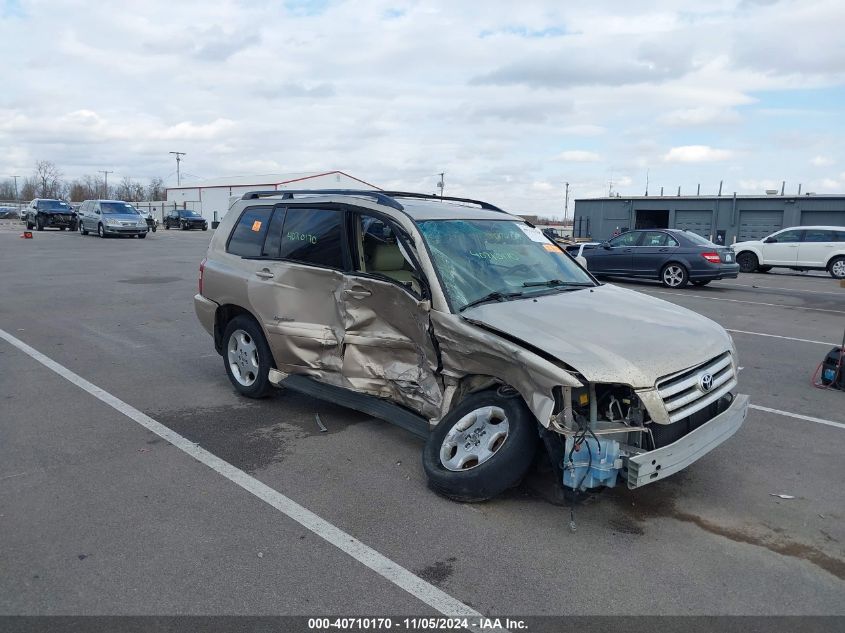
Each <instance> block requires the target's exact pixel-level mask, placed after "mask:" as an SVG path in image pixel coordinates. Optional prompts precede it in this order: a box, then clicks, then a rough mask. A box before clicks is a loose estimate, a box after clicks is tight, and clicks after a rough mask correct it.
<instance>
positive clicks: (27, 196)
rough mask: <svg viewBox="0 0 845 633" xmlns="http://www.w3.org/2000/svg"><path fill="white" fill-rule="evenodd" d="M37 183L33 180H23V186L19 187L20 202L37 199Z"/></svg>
mask: <svg viewBox="0 0 845 633" xmlns="http://www.w3.org/2000/svg"><path fill="white" fill-rule="evenodd" d="M37 191H38V181H37V180H35V178H24V181H23V185H21V187H20V192H21V196H20V197H21V200H32V199H33V198H36V197H38V194H37Z"/></svg>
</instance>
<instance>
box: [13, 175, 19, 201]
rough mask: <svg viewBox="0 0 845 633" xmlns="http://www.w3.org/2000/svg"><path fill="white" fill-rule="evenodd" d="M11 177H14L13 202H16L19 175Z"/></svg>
mask: <svg viewBox="0 0 845 633" xmlns="http://www.w3.org/2000/svg"><path fill="white" fill-rule="evenodd" d="M12 178H14V179H15V202H17V201H18V178H20V176H12Z"/></svg>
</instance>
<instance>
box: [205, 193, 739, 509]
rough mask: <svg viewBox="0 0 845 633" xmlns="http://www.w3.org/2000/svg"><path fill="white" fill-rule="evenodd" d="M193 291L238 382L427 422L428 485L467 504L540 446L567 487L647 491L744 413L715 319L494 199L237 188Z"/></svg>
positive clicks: (508, 480) (415, 426) (523, 467)
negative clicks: (627, 284)
mask: <svg viewBox="0 0 845 633" xmlns="http://www.w3.org/2000/svg"><path fill="white" fill-rule="evenodd" d="M194 302H195V307H196V313H197V316H198V317H199V320H200V322H201V323H202V325H203V327H205V329H206V330H208V332H209V333H210V334H211V335H212V336H213V337H214V344H215V347H216V349H217V351H218V352H219V353H220V354H221V356H222V357H223V361H224V365H225V368H226V373H227V374H228V376H229V379H230V380H231V382H232V384H233V385H234V387H235V389H236V390H237V391H238V392H240V393H241V394H243V395H245V396H248V397H253V398H258V397H262V396H265V395H267V394H268V393H269V392H270V391H271V389H272V388H273V387H274V386H278V387H282V386H284V387H289V388H291V389H294V390H298V391H301V392H304V393H306V394H310V395H312V396H315V397H318V398H323V399H328V400H332V401H333V402H337V403H339V404H342V405H345V406H347V407H350V408H353V409H357V410H359V411H363V412H365V413H368V414H370V415H372V416H375V417H378V418H381V419H384V420H386V421H389V422H392V423H395V424H397V425H399V426H402V427H404V428H406V429H407V430H409V431H411V432H414V433H417V434H419V435H420V436H422V437H424V438H426V445H425V449H424V452H423V466H424V468H425V472H426V475H427V476H428V480H429V484H430V486H431V488H432V489H433V490H435V491H437V492H439V493H441V494H443V495H445V496H447V497H450V498H453V499H458V500H462V501H480V500H484V499H489V498H491V497H493V496H495V495H497V494H498V493H500V492H502V491H504V490H506V489H507V488H509V487H512V486H514V485H516V484H517V483H518V482H519V481H520V480H521V478H522V477H523V475H524V474H525V473H526V471H527V470H528V468H529V466H530V464H531V462H532V460H533V458H534V456H535V453H536V451H537V450H538V449H542V450H546V451H547V452H548V453H549V456H550V457H551V461H552V463H553V464H554V466H555V468H556V472H557V474H558V476H559V480H560V481H561V482H562V483H563V485H565V486H568V487H569V488H574V489H580V490H583V489H587V488H595V487H602V486H614V485H616V483H617V481H619V480H620V479H621V481H623V482H625V483H626V484H627V485H628V487H629V488H636V487H639V486H643V485H645V484H648V483H651V482H653V481H656V480H658V479H662V478H664V477H667V476H669V475H671V474H672V473H675V472H677V471H679V470H681V469H682V468H685V467H686V466H688V465H690V464H691V463H693V462H694V461H696V460H697V459H699V458H700V457H701V456H703V455H704V454H706V453H707V452H709V451H710V450H712V449H713V448H715V447H716V446H718V445H719V444H721V443H722V442H724V441H725V440H726V439H728V438H729V437H730V436H732V435H733V434H734V433H735V432H736V431H737V429H738V428H739V427H740V426H741V425H742V423H743V421H744V420H745V416H746V412H747V408H748V397H747V396H744V395H736V394H734V390H735V388H736V385H737V361H736V352H735V349H734V346H733V343H732V341H731V338H730V337H729V336H728V334H727V333H726V332H725V330H724V329H722V327H720V326H719V325H717V324H716V323H714V322H713V321H710V320H709V319H706V318H705V317H703V316H701V315H699V314H696V313H695V312H691V311H689V310H686V309H684V308H681V307H678V306H676V305H673V304H671V303H667V302H665V301H661V300H659V299H654V298H652V297H648V296H645V295H643V294H641V293H637V292H633V291H631V290H626V289H622V288H619V287H616V286H613V285H606V284H604V285H603V284H600V283H599V282H597V281H596V280H595V279H594V278H593V277H592V276H591V275H590V274H589V273H588V272H587V271H586V270H584V269H583V268H582V267H581V266H579V265H578V264H577V263H576V262H575V261H574V260H573V259H572V258H571V257H570V256H569V255H568V254H567V253H566V252H565V251H564V250H562V249H561V248H560V247H559V246H558V245H557V244H555V243H553V242H552V241H550V240H548V239H547V238H546V236H545V235H543V233H542V232H541V231H539V230H538V229H536V228H534V227H533V226H532V225H531V224H529V223H527V222H525V221H524V220H523V219H522V218H519V217H517V216H514V215H510V214H508V213H506V212H504V211H502V210H501V209H498V208H497V207H495V206H493V205H491V204H488V203H485V202H479V201H474V200H466V199H461V198H439V197H434V196H427V195H422V194H412V193H401V192H382V191H347V190H326V191H268V192H263V191H261V192H254V193H248V194H244V195H243V197H242V198H238V199H234V200H233V202H232V204H231V207H230V209H229V211H228V213H227V214H226V216H225V218H224V219H223V221H222V222H221V223H220V226H219V228H218V229H217V231H216V232H215V235H214V237H213V239H212V240H211V244H210V246H209V248H208V254H207V257H206V259H204V260H203V263H202V265H201V266H200V277H199V293H198V294H197V295H196V297H195V298H194Z"/></svg>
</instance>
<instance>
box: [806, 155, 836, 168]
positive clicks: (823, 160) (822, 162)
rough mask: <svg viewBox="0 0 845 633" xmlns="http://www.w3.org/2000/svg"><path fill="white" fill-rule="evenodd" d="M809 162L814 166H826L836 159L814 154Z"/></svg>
mask: <svg viewBox="0 0 845 633" xmlns="http://www.w3.org/2000/svg"><path fill="white" fill-rule="evenodd" d="M810 162H811V163H812V164H813V165H815V166H816V167H828V166H830V165H833V163H834V162H836V161H834V160H833V159H832V158H830V156H815V157H813V159H812V160H811V161H810Z"/></svg>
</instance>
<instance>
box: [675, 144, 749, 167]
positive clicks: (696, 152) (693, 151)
mask: <svg viewBox="0 0 845 633" xmlns="http://www.w3.org/2000/svg"><path fill="white" fill-rule="evenodd" d="M732 156H733V152H731V151H730V150H727V149H715V148H713V147H710V146H709V145H681V146H680V147H673V148H672V149H670V150H669V151H668V152H667V153H666V155H665V156H664V157H663V160H665V161H666V162H667V163H710V162H714V161H721V160H728V159H729V158H731V157H732Z"/></svg>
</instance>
